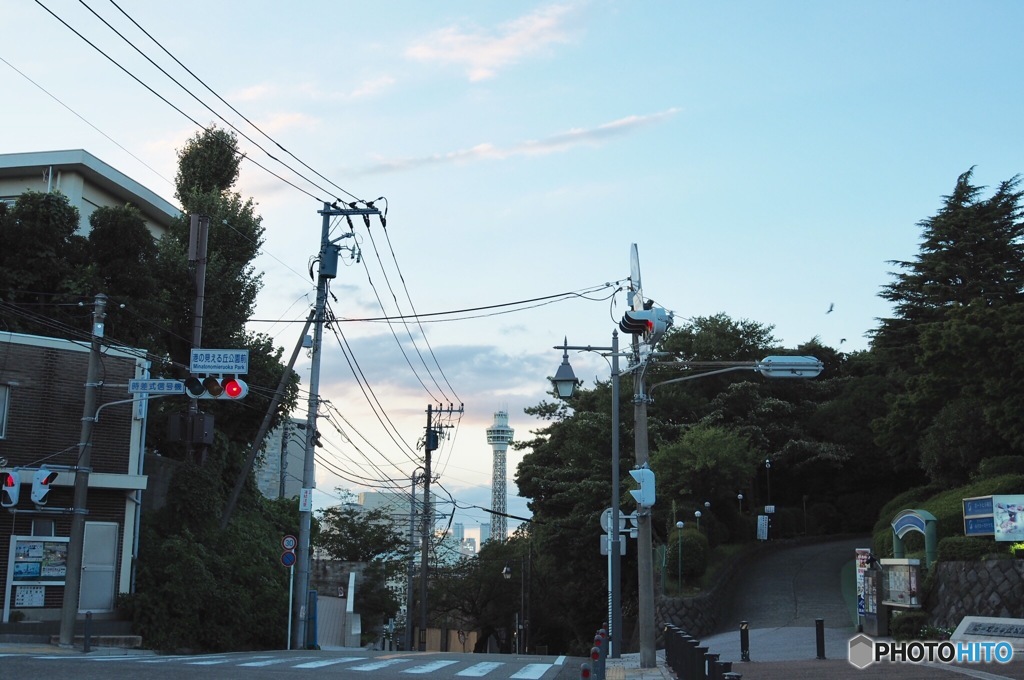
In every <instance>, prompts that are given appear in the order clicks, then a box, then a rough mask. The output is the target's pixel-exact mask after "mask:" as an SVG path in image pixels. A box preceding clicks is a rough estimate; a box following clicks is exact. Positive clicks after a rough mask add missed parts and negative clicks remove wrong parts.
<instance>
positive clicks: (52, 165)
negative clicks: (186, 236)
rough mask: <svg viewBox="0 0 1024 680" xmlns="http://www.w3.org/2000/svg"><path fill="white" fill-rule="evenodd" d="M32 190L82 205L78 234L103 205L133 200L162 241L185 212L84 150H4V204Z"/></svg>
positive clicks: (0, 190) (0, 195) (0, 176)
mask: <svg viewBox="0 0 1024 680" xmlns="http://www.w3.org/2000/svg"><path fill="white" fill-rule="evenodd" d="M26 191H38V192H46V193H49V192H53V191H59V192H60V193H62V194H64V195H65V196H67V198H68V201H69V202H70V203H71V205H73V206H75V207H76V208H78V212H79V215H80V218H81V219H80V221H79V226H78V233H79V234H81V235H83V236H85V235H88V233H89V231H90V229H91V227H90V226H89V216H90V215H92V214H93V212H95V211H96V209H97V208H102V207H117V206H123V205H125V204H126V203H130V204H132V205H133V206H135V207H136V208H138V209H139V211H140V212H141V213H142V216H143V219H145V221H146V228H147V229H149V232H150V233H151V234H153V236H154V238H157V239H159V238H160V237H161V236H163V235H164V234H166V233H167V228H168V226H169V225H170V224H171V222H172V221H173V220H174V219H176V218H177V217H179V216H180V215H181V210H180V209H179V208H177V207H176V206H174V205H172V204H171V203H169V202H167V201H165V200H164V199H162V198H160V197H159V196H157V195H156V194H155V193H153V192H152V191H150V190H149V189H147V188H146V187H144V186H142V185H141V184H139V183H138V182H136V181H135V180H133V179H132V178H130V177H128V176H127V175H125V174H124V173H122V172H120V171H118V170H115V169H114V168H112V167H111V166H109V165H107V164H106V163H104V162H103V161H101V160H100V159H99V158H96V156H93V155H92V154H91V153H89V152H88V151H85V150H84V149H71V150H66V151H33V152H28V153H5V154H0V202H6V203H14V202H15V201H17V200H18V196H20V195H21V194H23V193H25V192H26Z"/></svg>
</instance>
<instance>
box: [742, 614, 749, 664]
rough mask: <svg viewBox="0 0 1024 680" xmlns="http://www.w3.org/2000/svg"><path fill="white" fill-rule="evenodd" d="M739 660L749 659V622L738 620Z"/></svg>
mask: <svg viewBox="0 0 1024 680" xmlns="http://www.w3.org/2000/svg"><path fill="white" fill-rule="evenodd" d="M740 661H750V624H749V623H747V622H746V621H740Z"/></svg>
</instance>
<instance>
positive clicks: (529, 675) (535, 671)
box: [510, 663, 551, 680]
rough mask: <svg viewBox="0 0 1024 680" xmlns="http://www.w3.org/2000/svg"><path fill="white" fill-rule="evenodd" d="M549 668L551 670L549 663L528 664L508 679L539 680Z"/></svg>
mask: <svg viewBox="0 0 1024 680" xmlns="http://www.w3.org/2000/svg"><path fill="white" fill-rule="evenodd" d="M549 668H551V664H549V663H529V664H526V665H525V666H523V667H522V668H521V669H519V672H518V673H516V674H515V675H512V676H510V677H511V678H515V679H516V680H540V678H541V677H543V676H544V674H545V673H547V672H548V669H549Z"/></svg>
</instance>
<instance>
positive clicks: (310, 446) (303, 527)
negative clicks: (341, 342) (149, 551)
mask: <svg viewBox="0 0 1024 680" xmlns="http://www.w3.org/2000/svg"><path fill="white" fill-rule="evenodd" d="M354 206H355V204H352V206H350V207H347V208H339V207H337V204H331V203H324V208H323V210H320V211H318V212H319V213H320V215H321V216H322V217H323V219H322V221H321V228H320V256H319V259H320V271H319V274H318V276H317V283H316V309H315V310H314V313H313V348H312V358H311V361H310V368H309V401H308V404H307V411H306V452H305V458H304V460H303V466H302V493H301V494H300V495H299V545H298V551H297V554H296V560H295V567H296V568H295V572H296V574H297V576H298V578H297V579H296V582H295V588H296V589H297V591H298V594H297V595H296V596H295V598H294V600H293V604H292V619H293V620H294V621H295V627H294V629H293V630H292V648H293V649H305V648H306V616H307V613H308V606H307V604H308V603H307V599H308V597H309V563H310V546H309V539H310V524H311V520H312V513H313V488H314V487H315V486H316V469H315V466H314V451H315V446H316V439H317V431H316V417H317V408H318V407H319V405H320V395H319V390H320V360H321V351H322V347H323V335H324V317H325V310H326V308H327V286H328V282H329V281H330V280H331V279H333V278H336V277H337V276H338V254H339V252H340V251H341V246H339V245H338V244H337V241H341V240H342V239H346V238H351V237H352V236H354V232H353V231H351V230H350V231H349V232H347V233H343V234H342V235H341V236H339V237H338V238H337V239H335V240H334V241H332V240H331V237H330V232H331V218H332V217H338V216H345V217H351V216H352V215H363V216H366V217H367V218H368V217H369V216H370V215H380V211H379V210H377V209H376V208H356V207H354ZM350 224H351V223H350Z"/></svg>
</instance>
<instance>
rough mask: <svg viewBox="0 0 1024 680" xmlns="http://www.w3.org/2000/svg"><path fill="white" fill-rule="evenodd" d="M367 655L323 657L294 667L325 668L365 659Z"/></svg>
mask: <svg viewBox="0 0 1024 680" xmlns="http://www.w3.org/2000/svg"><path fill="white" fill-rule="evenodd" d="M365 658H366V657H364V656H343V657H341V658H339V659H321V660H320V661H308V662H306V663H300V664H299V665H297V666H293V668H323V667H324V666H333V665H335V664H339V663H351V662H353V661H363V660H364V659H365Z"/></svg>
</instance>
